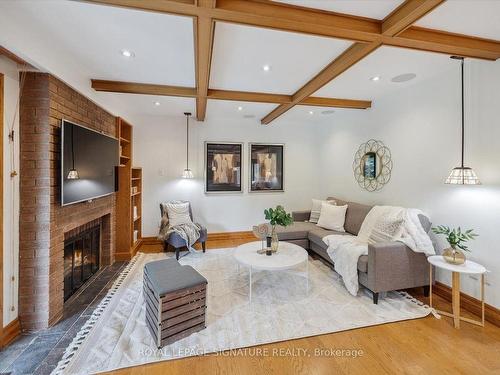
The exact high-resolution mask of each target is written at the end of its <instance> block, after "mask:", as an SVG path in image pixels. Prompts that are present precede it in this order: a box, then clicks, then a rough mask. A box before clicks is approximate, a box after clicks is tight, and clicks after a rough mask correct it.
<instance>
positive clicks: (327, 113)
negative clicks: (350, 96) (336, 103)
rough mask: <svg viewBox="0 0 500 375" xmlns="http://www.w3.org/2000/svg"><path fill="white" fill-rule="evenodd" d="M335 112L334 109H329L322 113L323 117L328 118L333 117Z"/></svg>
mask: <svg viewBox="0 0 500 375" xmlns="http://www.w3.org/2000/svg"><path fill="white" fill-rule="evenodd" d="M334 113H335V111H334V110H333V109H327V110H325V111H321V114H322V115H325V116H328V115H333V114H334Z"/></svg>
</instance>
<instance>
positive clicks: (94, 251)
mask: <svg viewBox="0 0 500 375" xmlns="http://www.w3.org/2000/svg"><path fill="white" fill-rule="evenodd" d="M100 248H101V226H100V225H94V226H92V227H90V228H86V229H85V230H83V231H81V232H79V233H78V234H76V235H74V236H71V237H70V238H67V239H65V240H64V301H66V300H67V299H68V298H69V297H71V296H72V295H73V294H74V293H75V292H76V291H77V290H78V289H79V288H80V287H81V286H82V285H83V284H84V283H85V281H86V280H88V279H89V278H90V277H91V276H92V275H93V274H94V273H96V272H97V271H98V270H99V263H100V262H99V257H100Z"/></svg>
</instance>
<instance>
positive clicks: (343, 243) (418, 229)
mask: <svg viewBox="0 0 500 375" xmlns="http://www.w3.org/2000/svg"><path fill="white" fill-rule="evenodd" d="M419 214H422V215H424V216H425V214H423V213H422V212H421V211H420V210H417V209H405V208H402V207H391V206H374V207H373V208H372V209H371V210H370V212H369V213H368V215H366V218H365V220H364V221H363V224H362V225H361V229H360V230H359V233H358V235H357V236H344V235H335V234H333V235H329V236H326V237H324V238H323V242H324V243H326V244H327V245H328V249H327V252H328V255H329V256H330V258H331V259H332V261H333V263H334V265H335V271H336V272H337V273H338V274H339V275H340V276H342V279H343V281H344V285H345V287H346V288H347V290H348V291H349V293H351V294H352V295H354V296H355V295H357V293H358V290H359V282H358V260H359V257H360V256H361V255H368V243H369V241H371V238H370V235H371V234H372V232H373V230H374V228H375V227H376V226H377V224H378V223H380V222H382V221H386V222H387V221H389V222H390V221H393V222H394V221H398V220H400V221H402V223H401V229H400V230H399V231H398V233H397V235H395V237H394V238H393V239H392V241H400V242H403V243H404V244H405V245H406V246H408V247H409V248H410V249H412V250H413V251H415V252H421V253H425V254H426V255H433V254H435V250H434V247H433V245H432V241H431V239H430V238H429V235H428V234H427V233H426V232H425V230H424V229H423V228H422V225H421V223H420V220H419V218H418V215H419ZM377 228H378V226H377Z"/></svg>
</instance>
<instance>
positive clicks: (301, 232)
mask: <svg viewBox="0 0 500 375" xmlns="http://www.w3.org/2000/svg"><path fill="white" fill-rule="evenodd" d="M313 228H316V224H313V223H306V222H300V221H295V222H294V223H293V224H292V225H289V226H287V227H282V226H277V227H276V231H277V232H278V238H279V239H280V240H281V241H286V240H301V239H304V238H307V233H308V232H309V231H310V230H311V229H313ZM269 233H271V231H269Z"/></svg>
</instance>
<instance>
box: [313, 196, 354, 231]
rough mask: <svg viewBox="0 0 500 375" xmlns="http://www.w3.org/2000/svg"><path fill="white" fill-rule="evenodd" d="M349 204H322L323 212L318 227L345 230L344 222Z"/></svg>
mask: <svg viewBox="0 0 500 375" xmlns="http://www.w3.org/2000/svg"><path fill="white" fill-rule="evenodd" d="M346 212H347V204H346V205H345V206H334V205H332V204H329V203H322V204H321V214H320V215H319V220H318V224H316V225H317V226H318V227H321V228H325V229H329V230H335V231H337V232H345V229H344V222H345V213H346Z"/></svg>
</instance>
